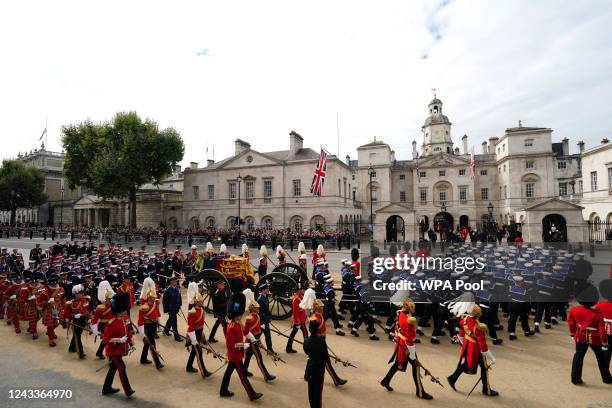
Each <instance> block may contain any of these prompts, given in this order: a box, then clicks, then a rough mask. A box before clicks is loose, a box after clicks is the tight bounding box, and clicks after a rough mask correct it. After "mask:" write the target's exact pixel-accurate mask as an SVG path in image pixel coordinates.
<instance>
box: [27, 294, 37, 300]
mask: <svg viewBox="0 0 612 408" xmlns="http://www.w3.org/2000/svg"><path fill="white" fill-rule="evenodd" d="M34 299H36V296H35V295H32V296H30V297H29V298H28V300H34Z"/></svg>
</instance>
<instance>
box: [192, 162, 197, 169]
mask: <svg viewBox="0 0 612 408" xmlns="http://www.w3.org/2000/svg"><path fill="white" fill-rule="evenodd" d="M190 167H191V170H193V169H197V168H198V162H191V163H190Z"/></svg>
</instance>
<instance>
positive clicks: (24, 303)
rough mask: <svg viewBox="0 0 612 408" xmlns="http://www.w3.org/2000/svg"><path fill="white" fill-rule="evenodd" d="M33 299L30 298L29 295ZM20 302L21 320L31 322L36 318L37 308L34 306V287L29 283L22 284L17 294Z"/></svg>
mask: <svg viewBox="0 0 612 408" xmlns="http://www.w3.org/2000/svg"><path fill="white" fill-rule="evenodd" d="M31 296H34V299H32V300H30V297H31ZM17 298H18V299H19V303H20V311H21V320H26V321H29V322H33V321H35V320H38V317H39V316H38V309H37V308H36V288H32V287H30V286H29V285H26V286H22V287H21V289H20V290H19V294H18V295H17Z"/></svg>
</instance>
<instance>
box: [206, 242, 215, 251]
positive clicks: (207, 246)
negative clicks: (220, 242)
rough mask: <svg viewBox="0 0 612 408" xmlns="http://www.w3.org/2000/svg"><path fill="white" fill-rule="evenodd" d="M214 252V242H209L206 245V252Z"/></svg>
mask: <svg viewBox="0 0 612 408" xmlns="http://www.w3.org/2000/svg"><path fill="white" fill-rule="evenodd" d="M214 251H215V248H213V244H212V242H210V241H208V242H207V243H206V252H214Z"/></svg>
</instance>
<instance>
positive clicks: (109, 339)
mask: <svg viewBox="0 0 612 408" xmlns="http://www.w3.org/2000/svg"><path fill="white" fill-rule="evenodd" d="M129 323H130V321H129V320H122V319H118V318H112V319H111V320H109V322H108V323H107V324H106V328H105V329H104V336H103V337H102V340H103V341H104V344H105V347H104V354H106V355H107V356H126V355H127V353H128V345H129V344H130V343H131V342H132V330H131V329H130V326H129ZM124 336H127V337H128V341H127V342H125V343H120V342H119V339H120V338H122V337H124Z"/></svg>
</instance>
